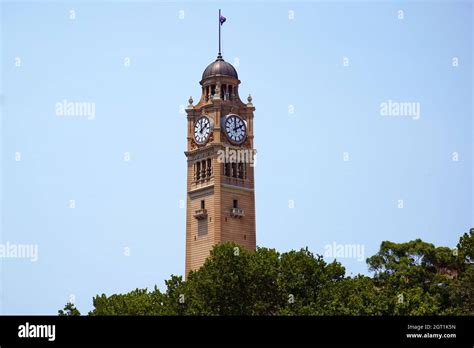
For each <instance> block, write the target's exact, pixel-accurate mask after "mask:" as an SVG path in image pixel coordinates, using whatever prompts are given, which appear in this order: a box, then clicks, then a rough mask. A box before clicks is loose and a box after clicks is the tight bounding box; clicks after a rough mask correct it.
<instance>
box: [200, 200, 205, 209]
mask: <svg viewBox="0 0 474 348" xmlns="http://www.w3.org/2000/svg"><path fill="white" fill-rule="evenodd" d="M205 208H206V201H204V199H203V200H202V201H201V209H205Z"/></svg>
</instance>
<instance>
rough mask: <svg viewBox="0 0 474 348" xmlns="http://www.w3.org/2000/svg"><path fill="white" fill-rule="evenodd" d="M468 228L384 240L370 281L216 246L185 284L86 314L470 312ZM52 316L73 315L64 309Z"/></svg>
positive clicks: (300, 256)
mask: <svg viewBox="0 0 474 348" xmlns="http://www.w3.org/2000/svg"><path fill="white" fill-rule="evenodd" d="M473 260H474V229H471V230H470V231H469V233H465V234H464V235H463V236H462V237H461V238H460V240H459V243H458V245H457V248H455V249H450V248H446V247H435V246H434V245H433V244H430V243H426V242H424V241H422V240H420V239H417V240H413V241H409V242H406V243H394V242H390V241H384V242H382V243H381V245H380V249H379V251H378V252H377V254H375V255H373V256H371V257H369V258H368V259H367V263H368V266H369V270H370V271H371V272H373V277H368V276H363V275H357V276H355V277H348V276H346V275H345V269H344V267H343V266H342V265H341V264H340V263H339V262H337V261H336V260H335V261H333V262H331V263H327V262H326V261H324V259H323V258H322V256H320V255H314V254H313V253H311V252H310V251H309V250H308V249H307V248H306V249H301V250H299V251H289V252H285V253H279V252H277V251H276V250H274V249H268V248H257V250H255V251H252V252H251V251H247V250H246V249H244V248H242V247H240V246H238V245H237V244H234V243H226V244H219V245H216V246H215V247H214V248H213V250H212V251H211V254H210V256H209V258H208V259H207V260H206V261H205V263H204V265H203V266H202V267H201V268H200V269H199V270H197V271H193V272H190V273H189V275H188V278H187V279H186V281H184V280H183V278H182V277H180V276H171V277H170V279H168V280H166V281H165V285H166V290H165V292H161V291H160V290H159V289H158V288H157V287H156V286H155V287H154V289H153V290H152V291H149V290H147V289H135V290H133V291H131V292H129V293H127V294H115V295H111V296H106V295H105V294H102V295H100V296H96V297H94V299H93V305H94V309H93V310H92V311H91V312H89V315H445V314H454V315H460V314H462V315H473V314H474V269H473V267H474V266H473ZM59 315H80V313H79V311H78V310H77V309H76V308H75V307H74V305H72V304H70V303H68V304H66V306H65V308H64V310H60V311H59Z"/></svg>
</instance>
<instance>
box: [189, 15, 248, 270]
mask: <svg viewBox="0 0 474 348" xmlns="http://www.w3.org/2000/svg"><path fill="white" fill-rule="evenodd" d="M220 18H223V17H222V16H220ZM224 21H225V18H224ZM221 24H222V22H221V23H220V24H219V31H220V25H221ZM219 36H220V35H219ZM239 84H240V80H239V78H238V75H237V71H236V70H235V68H234V67H233V66H232V65H231V64H230V63H228V62H226V61H225V60H224V59H223V57H222V55H221V52H220V48H219V53H218V55H217V59H216V60H215V61H214V62H212V63H211V64H209V65H208V66H207V68H206V69H205V70H204V73H203V74H202V79H201V81H200V85H201V98H200V99H199V102H198V103H197V104H195V105H193V100H192V98H190V99H189V105H188V107H187V108H186V114H187V151H186V152H185V155H186V158H187V173H188V175H187V202H186V275H187V274H188V273H189V271H191V270H196V269H198V268H199V267H201V266H202V265H203V263H204V261H205V260H206V258H207V257H208V256H209V253H210V251H211V249H212V247H213V246H214V245H215V244H218V243H225V242H235V243H237V244H239V245H241V246H243V247H245V248H247V249H249V250H255V248H256V232H255V191H254V153H255V150H254V145H253V140H254V133H253V130H254V128H253V114H254V111H255V108H254V106H253V104H252V98H251V96H250V95H249V97H248V99H247V101H248V102H247V103H243V102H242V101H241V100H240V96H239Z"/></svg>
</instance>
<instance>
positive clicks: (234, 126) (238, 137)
mask: <svg viewBox="0 0 474 348" xmlns="http://www.w3.org/2000/svg"><path fill="white" fill-rule="evenodd" d="M224 128H225V133H226V135H227V138H229V140H230V141H231V142H232V143H234V144H242V143H243V142H244V140H245V137H246V136H247V126H246V125H245V122H244V120H242V119H241V118H240V117H239V116H237V115H229V116H227V117H226V119H225V122H224Z"/></svg>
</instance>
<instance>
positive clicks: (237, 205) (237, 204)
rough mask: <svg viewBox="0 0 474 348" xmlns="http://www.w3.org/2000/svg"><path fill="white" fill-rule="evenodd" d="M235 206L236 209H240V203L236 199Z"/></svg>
mask: <svg viewBox="0 0 474 348" xmlns="http://www.w3.org/2000/svg"><path fill="white" fill-rule="evenodd" d="M233 206H234V208H238V207H239V202H238V201H237V200H236V199H234V205H233Z"/></svg>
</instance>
